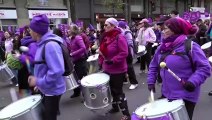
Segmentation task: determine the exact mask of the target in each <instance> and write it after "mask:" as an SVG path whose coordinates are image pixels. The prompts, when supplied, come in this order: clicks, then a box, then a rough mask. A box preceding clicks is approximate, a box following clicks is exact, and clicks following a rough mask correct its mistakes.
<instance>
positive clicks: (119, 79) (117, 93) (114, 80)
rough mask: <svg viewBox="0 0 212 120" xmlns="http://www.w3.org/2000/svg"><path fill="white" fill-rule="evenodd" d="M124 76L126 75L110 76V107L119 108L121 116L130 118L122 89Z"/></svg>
mask: <svg viewBox="0 0 212 120" xmlns="http://www.w3.org/2000/svg"><path fill="white" fill-rule="evenodd" d="M125 75H126V73H120V74H110V81H109V85H110V88H111V94H112V97H113V104H112V106H113V107H115V106H116V108H117V107H118V106H119V107H120V109H121V111H122V113H123V115H126V116H130V113H129V110H128V105H127V100H126V98H125V94H124V92H123V89H122V87H123V82H124V79H125Z"/></svg>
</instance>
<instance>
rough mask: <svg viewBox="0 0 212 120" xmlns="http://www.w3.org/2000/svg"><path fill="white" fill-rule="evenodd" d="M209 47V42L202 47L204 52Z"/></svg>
mask: <svg viewBox="0 0 212 120" xmlns="http://www.w3.org/2000/svg"><path fill="white" fill-rule="evenodd" d="M209 47H211V42H207V43H205V44H204V45H202V46H201V49H202V50H205V49H208V48H209Z"/></svg>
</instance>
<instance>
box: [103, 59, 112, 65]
mask: <svg viewBox="0 0 212 120" xmlns="http://www.w3.org/2000/svg"><path fill="white" fill-rule="evenodd" d="M105 63H106V64H108V65H112V64H113V61H112V60H105Z"/></svg>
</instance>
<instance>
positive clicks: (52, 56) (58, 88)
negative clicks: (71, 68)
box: [28, 14, 66, 120]
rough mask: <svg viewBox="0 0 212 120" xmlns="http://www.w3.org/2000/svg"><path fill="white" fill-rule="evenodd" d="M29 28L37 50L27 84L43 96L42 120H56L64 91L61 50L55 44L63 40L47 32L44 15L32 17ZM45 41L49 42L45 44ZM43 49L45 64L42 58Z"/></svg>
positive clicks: (47, 22)
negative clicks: (35, 88) (32, 70)
mask: <svg viewBox="0 0 212 120" xmlns="http://www.w3.org/2000/svg"><path fill="white" fill-rule="evenodd" d="M29 27H30V34H31V36H32V39H34V40H36V41H37V47H38V48H37V51H36V54H35V65H34V76H30V77H29V78H28V82H29V85H30V86H31V87H34V86H36V87H37V88H38V89H39V90H40V91H41V93H42V94H43V101H42V102H43V105H44V120H57V111H58V109H59V101H60V98H61V95H62V94H63V93H64V92H65V91H66V84H65V80H64V76H63V74H64V72H65V67H64V58H63V53H62V48H61V47H60V45H59V44H58V43H57V42H60V43H63V39H62V38H61V37H59V36H57V35H55V34H53V33H52V32H49V31H48V28H49V19H48V18H47V16H46V15H45V14H41V15H37V16H34V17H33V18H32V20H31V22H30V25H29ZM49 40H55V41H57V42H55V41H49ZM47 41H49V42H48V43H46V42H47ZM44 47H45V62H44V61H43V57H42V51H43V48H44ZM39 62H40V63H39ZM41 62H42V63H41ZM36 63H37V64H36ZM38 63H39V64H38Z"/></svg>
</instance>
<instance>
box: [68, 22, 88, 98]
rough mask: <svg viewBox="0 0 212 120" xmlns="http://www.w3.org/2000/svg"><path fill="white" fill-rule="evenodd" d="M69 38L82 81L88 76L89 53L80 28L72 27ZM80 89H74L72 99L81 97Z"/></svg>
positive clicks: (75, 66)
mask: <svg viewBox="0 0 212 120" xmlns="http://www.w3.org/2000/svg"><path fill="white" fill-rule="evenodd" d="M68 38H69V41H68V42H67V43H68V47H69V48H70V50H71V51H70V56H71V57H72V58H73V63H74V70H75V71H76V74H77V76H78V79H79V80H81V79H82V78H83V77H84V76H86V75H87V71H88V69H87V65H86V59H87V52H86V47H85V43H84V41H83V38H82V37H81V36H80V32H79V28H78V26H77V25H74V24H73V25H71V26H70V27H69V29H68ZM80 91H81V90H80V87H77V88H75V89H74V94H73V95H71V97H70V98H75V97H79V96H80Z"/></svg>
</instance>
